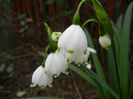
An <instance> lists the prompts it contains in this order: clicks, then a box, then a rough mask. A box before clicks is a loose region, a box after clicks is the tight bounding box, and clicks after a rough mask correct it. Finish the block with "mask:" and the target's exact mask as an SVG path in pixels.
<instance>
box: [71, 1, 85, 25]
mask: <svg viewBox="0 0 133 99" xmlns="http://www.w3.org/2000/svg"><path fill="white" fill-rule="evenodd" d="M86 1H87V0H82V1H81V2H80V3H79V5H78V8H77V10H76V13H75V14H74V17H73V24H75V25H79V24H80V16H79V10H80V8H81V5H82V4H83V3H84V2H86Z"/></svg>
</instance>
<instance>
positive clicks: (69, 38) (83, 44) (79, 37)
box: [58, 25, 87, 63]
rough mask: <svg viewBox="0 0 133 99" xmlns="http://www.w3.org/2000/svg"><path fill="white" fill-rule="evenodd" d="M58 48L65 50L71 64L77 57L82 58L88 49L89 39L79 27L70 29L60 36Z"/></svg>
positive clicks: (75, 26)
mask: <svg viewBox="0 0 133 99" xmlns="http://www.w3.org/2000/svg"><path fill="white" fill-rule="evenodd" d="M58 47H59V48H60V50H65V52H66V57H67V59H66V61H67V62H69V63H70V62H72V61H74V59H75V57H80V55H81V54H83V53H84V51H85V50H86V48H87V38H86V36H85V33H84V31H83V29H82V28H81V27H80V26H79V25H71V26H70V27H68V28H67V29H66V30H65V31H64V32H63V34H62V35H61V36H60V38H59V41H58ZM78 53H80V54H78Z"/></svg>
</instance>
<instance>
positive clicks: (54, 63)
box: [45, 52, 68, 78]
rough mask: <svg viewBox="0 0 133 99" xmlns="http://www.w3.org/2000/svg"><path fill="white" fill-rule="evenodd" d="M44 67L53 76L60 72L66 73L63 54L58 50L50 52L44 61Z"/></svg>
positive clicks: (66, 65) (66, 68) (66, 67)
mask: <svg viewBox="0 0 133 99" xmlns="http://www.w3.org/2000/svg"><path fill="white" fill-rule="evenodd" d="M45 69H46V72H47V73H49V74H51V75H53V76H54V77H55V78H56V77H58V76H59V75H60V73H62V72H63V73H65V74H68V64H67V63H66V61H65V57H64V55H62V53H58V52H55V53H50V54H49V55H48V57H47V59H46V61H45Z"/></svg>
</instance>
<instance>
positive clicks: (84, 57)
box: [74, 47, 96, 66]
mask: <svg viewBox="0 0 133 99" xmlns="http://www.w3.org/2000/svg"><path fill="white" fill-rule="evenodd" d="M90 53H96V50H95V49H93V48H90V47H87V49H86V50H85V51H84V53H80V52H79V53H77V55H78V56H80V57H75V59H74V62H75V63H76V64H78V65H79V66H80V64H82V63H83V62H84V61H85V62H86V61H87V59H88V57H89V56H90Z"/></svg>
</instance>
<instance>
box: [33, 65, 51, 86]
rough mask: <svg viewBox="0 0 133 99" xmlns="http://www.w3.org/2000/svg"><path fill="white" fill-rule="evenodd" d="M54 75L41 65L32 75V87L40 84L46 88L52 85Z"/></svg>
mask: <svg viewBox="0 0 133 99" xmlns="http://www.w3.org/2000/svg"><path fill="white" fill-rule="evenodd" d="M52 82H53V77H52V75H49V74H47V73H46V71H45V69H44V67H42V66H39V67H38V68H37V69H36V70H35V71H34V73H33V75H32V84H31V87H35V86H36V85H39V86H40V87H41V88H45V87H46V86H47V85H48V86H49V87H52Z"/></svg>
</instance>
